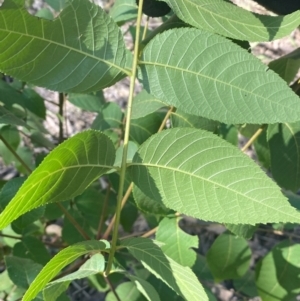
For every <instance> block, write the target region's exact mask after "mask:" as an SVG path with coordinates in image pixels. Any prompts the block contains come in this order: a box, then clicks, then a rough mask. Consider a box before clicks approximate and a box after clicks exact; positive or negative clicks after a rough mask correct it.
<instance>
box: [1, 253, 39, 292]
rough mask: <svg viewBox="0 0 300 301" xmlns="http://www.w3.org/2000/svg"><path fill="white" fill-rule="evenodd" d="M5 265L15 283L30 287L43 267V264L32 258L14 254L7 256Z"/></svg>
mask: <svg viewBox="0 0 300 301" xmlns="http://www.w3.org/2000/svg"><path fill="white" fill-rule="evenodd" d="M5 265H6V268H7V272H8V275H9V278H10V279H11V280H12V282H13V283H14V284H15V285H17V286H20V287H22V288H28V287H29V285H30V284H31V283H32V281H33V280H34V278H35V277H36V275H37V274H38V273H39V272H40V271H41V269H42V265H40V264H38V263H35V262H34V261H32V260H30V259H26V258H19V257H14V256H6V257H5Z"/></svg>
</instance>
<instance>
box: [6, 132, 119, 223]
mask: <svg viewBox="0 0 300 301" xmlns="http://www.w3.org/2000/svg"><path fill="white" fill-rule="evenodd" d="M114 160H115V149H114V146H113V144H112V142H111V141H110V139H109V138H107V136H105V135H104V134H103V133H101V132H97V131H92V130H89V131H85V132H82V133H79V134H77V135H75V136H74V137H72V138H70V139H68V140H66V141H65V142H63V143H62V144H60V145H59V146H58V147H57V148H55V149H54V150H53V151H52V152H51V153H50V154H49V155H48V156H47V157H46V158H45V159H44V161H43V162H42V163H41V164H40V165H39V166H38V167H37V168H36V169H35V170H34V171H33V173H32V174H31V175H30V176H29V177H28V179H27V180H26V181H25V183H24V184H23V186H22V187H21V188H20V190H19V191H18V193H17V194H16V195H15V197H14V198H13V199H12V200H11V202H10V203H9V204H8V205H7V207H6V208H5V210H4V211H3V212H2V213H1V215H0V229H2V228H4V227H5V226H6V225H8V224H9V223H11V222H12V221H13V220H15V219H16V218H17V217H19V216H20V215H22V214H24V213H26V212H27V211H29V210H31V209H34V208H36V207H38V206H41V205H44V204H46V203H50V202H60V201H64V200H67V199H70V198H72V197H75V196H77V195H79V194H81V193H82V192H83V191H84V190H85V189H86V188H87V187H88V186H89V185H90V184H91V183H92V182H93V181H95V180H96V179H97V178H98V177H99V176H101V175H102V174H104V173H105V172H107V171H109V170H110V169H111V168H112V164H113V163H114Z"/></svg>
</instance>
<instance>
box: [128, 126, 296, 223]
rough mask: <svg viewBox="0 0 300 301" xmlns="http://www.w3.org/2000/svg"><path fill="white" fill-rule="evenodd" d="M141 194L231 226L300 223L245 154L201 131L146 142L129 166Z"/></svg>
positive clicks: (185, 131)
mask: <svg viewBox="0 0 300 301" xmlns="http://www.w3.org/2000/svg"><path fill="white" fill-rule="evenodd" d="M130 169H131V174H132V179H133V182H134V183H135V185H137V186H138V187H139V188H140V189H141V190H142V192H143V193H145V194H146V195H147V196H148V197H150V198H152V199H153V200H157V202H159V203H161V202H163V203H164V204H165V205H166V206H167V207H168V208H171V209H173V210H176V211H178V212H181V213H184V214H187V215H190V216H193V217H196V218H200V219H203V220H210V221H217V222H221V223H231V224H256V223H268V222H279V221H281V222H298V223H299V222H300V213H298V212H297V211H296V210H295V209H294V208H292V207H291V206H290V205H289V203H288V202H287V200H286V198H285V197H284V196H283V195H282V193H281V191H280V189H279V187H278V186H277V185H276V184H275V183H274V182H273V181H272V180H271V179H270V178H269V177H268V176H267V175H266V174H265V173H264V172H263V171H262V170H261V169H260V168H259V166H257V164H255V163H254V162H253V161H252V160H251V159H250V158H249V157H248V156H247V155H245V154H243V153H242V152H240V150H238V149H237V148H236V147H234V146H233V145H231V144H229V143H228V142H226V141H224V140H223V139H221V138H219V137H218V136H216V135H214V134H212V133H210V132H206V131H202V130H200V129H190V128H175V129H171V130H165V131H163V132H161V133H159V134H156V135H154V136H152V137H151V138H150V139H148V140H147V141H146V142H145V143H144V144H143V145H142V146H141V147H140V149H139V151H138V152H137V154H136V155H135V157H134V159H133V163H132V164H131V166H130Z"/></svg>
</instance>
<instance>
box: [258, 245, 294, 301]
mask: <svg viewBox="0 0 300 301" xmlns="http://www.w3.org/2000/svg"><path fill="white" fill-rule="evenodd" d="M299 254H300V245H299V244H295V245H293V244H291V243H290V242H289V241H284V242H281V243H280V244H278V245H277V246H275V247H274V248H273V249H272V250H271V252H269V253H268V255H267V256H265V257H264V258H263V259H262V260H261V261H260V262H259V263H258V265H257V266H256V272H255V273H256V287H257V290H258V293H259V296H260V297H261V298H262V299H263V300H264V301H279V300H284V301H288V300H291V299H292V298H295V297H296V296H297V295H298V294H299V293H300V287H299V277H300V256H299Z"/></svg>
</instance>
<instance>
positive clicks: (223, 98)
mask: <svg viewBox="0 0 300 301" xmlns="http://www.w3.org/2000/svg"><path fill="white" fill-rule="evenodd" d="M222 2H224V1H222ZM299 14H300V13H299ZM170 45H172V47H171V49H170ZM139 63H140V73H139V77H140V79H141V81H142V83H143V85H144V88H145V89H146V90H147V91H148V92H149V93H150V94H151V95H153V96H154V97H156V98H158V99H160V100H161V101H163V102H164V103H167V104H169V105H172V106H174V107H176V108H178V109H180V110H182V111H184V112H186V113H189V114H193V115H198V116H202V117H206V118H209V119H213V120H218V121H221V122H224V123H227V124H228V123H229V124H236V123H241V124H244V123H256V124H262V123H276V122H294V121H297V120H298V119H299V116H300V106H299V97H298V96H296V95H295V93H293V92H292V90H291V89H290V88H289V87H288V86H287V84H286V82H285V81H283V80H282V79H281V78H280V77H279V76H278V75H277V74H276V73H275V72H273V71H272V70H269V69H268V68H267V67H266V66H265V65H264V64H263V63H262V62H260V61H259V60H258V59H257V58H255V57H254V56H253V55H251V54H250V53H248V52H247V51H246V50H244V49H242V48H240V47H239V46H237V45H236V44H234V43H233V42H231V41H229V40H228V39H225V38H223V37H221V36H217V35H214V34H211V33H208V32H206V31H204V30H200V29H195V28H180V29H172V30H168V31H165V32H163V33H162V34H160V35H157V36H156V37H155V38H154V39H153V40H151V41H150V42H149V44H148V45H147V46H146V47H145V49H144V51H143V54H142V57H141V59H140V62H139Z"/></svg>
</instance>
